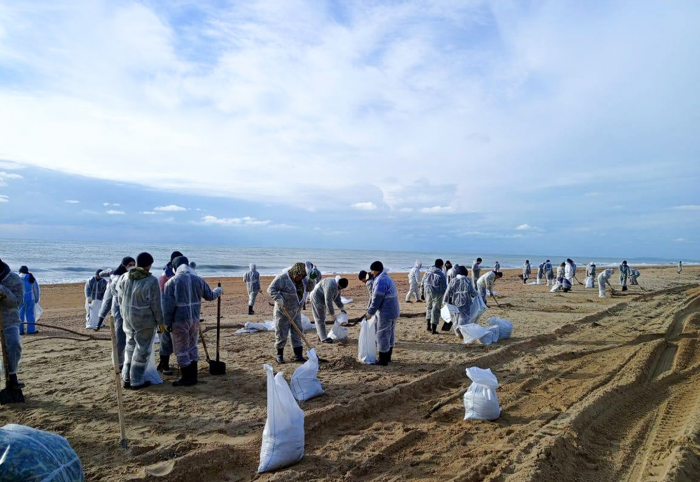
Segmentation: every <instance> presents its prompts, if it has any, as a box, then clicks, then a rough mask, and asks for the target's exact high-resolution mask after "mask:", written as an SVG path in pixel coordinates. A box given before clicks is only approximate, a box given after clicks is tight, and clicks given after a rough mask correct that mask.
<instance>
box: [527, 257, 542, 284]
mask: <svg viewBox="0 0 700 482" xmlns="http://www.w3.org/2000/svg"><path fill="white" fill-rule="evenodd" d="M539 272H540V270H539V268H538V269H537V273H538V275H539ZM531 275H532V265H531V264H530V260H529V259H526V260H525V264H524V265H523V284H524V285H525V284H527V280H529V279H530V276H531Z"/></svg>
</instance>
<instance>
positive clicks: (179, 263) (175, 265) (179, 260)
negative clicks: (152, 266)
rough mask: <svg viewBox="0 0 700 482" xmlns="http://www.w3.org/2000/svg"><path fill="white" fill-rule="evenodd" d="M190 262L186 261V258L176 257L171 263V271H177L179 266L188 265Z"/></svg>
mask: <svg viewBox="0 0 700 482" xmlns="http://www.w3.org/2000/svg"><path fill="white" fill-rule="evenodd" d="M189 262H190V260H189V259H187V257H186V256H178V257H177V258H175V259H174V260H172V261H171V263H173V269H175V270H177V269H178V268H179V267H180V266H182V265H183V264H187V265H189Z"/></svg>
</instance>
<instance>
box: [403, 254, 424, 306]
mask: <svg viewBox="0 0 700 482" xmlns="http://www.w3.org/2000/svg"><path fill="white" fill-rule="evenodd" d="M422 267H423V263H421V262H420V261H418V260H416V263H415V264H414V265H413V268H411V271H409V272H408V293H407V294H406V303H411V297H415V298H416V303H417V302H419V301H420V269H421V268H422Z"/></svg>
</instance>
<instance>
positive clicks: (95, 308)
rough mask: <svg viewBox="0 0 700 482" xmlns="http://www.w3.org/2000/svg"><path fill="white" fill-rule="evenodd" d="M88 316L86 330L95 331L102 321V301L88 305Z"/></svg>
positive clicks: (94, 301) (95, 301)
mask: <svg viewBox="0 0 700 482" xmlns="http://www.w3.org/2000/svg"><path fill="white" fill-rule="evenodd" d="M87 308H88V314H87V317H86V319H85V329H87V330H94V329H95V328H97V324H98V323H99V320H100V308H102V300H93V301H92V303H90V304H89V305H87Z"/></svg>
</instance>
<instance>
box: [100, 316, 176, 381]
mask: <svg viewBox="0 0 700 482" xmlns="http://www.w3.org/2000/svg"><path fill="white" fill-rule="evenodd" d="M93 303H94V302H93ZM155 346H156V337H155V336H154V337H153V341H152V342H151V356H149V357H148V364H147V365H146V371H145V372H144V373H143V381H144V382H151V385H159V384H161V383H163V379H162V378H161V377H160V374H159V373H158V368H156V348H155Z"/></svg>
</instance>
